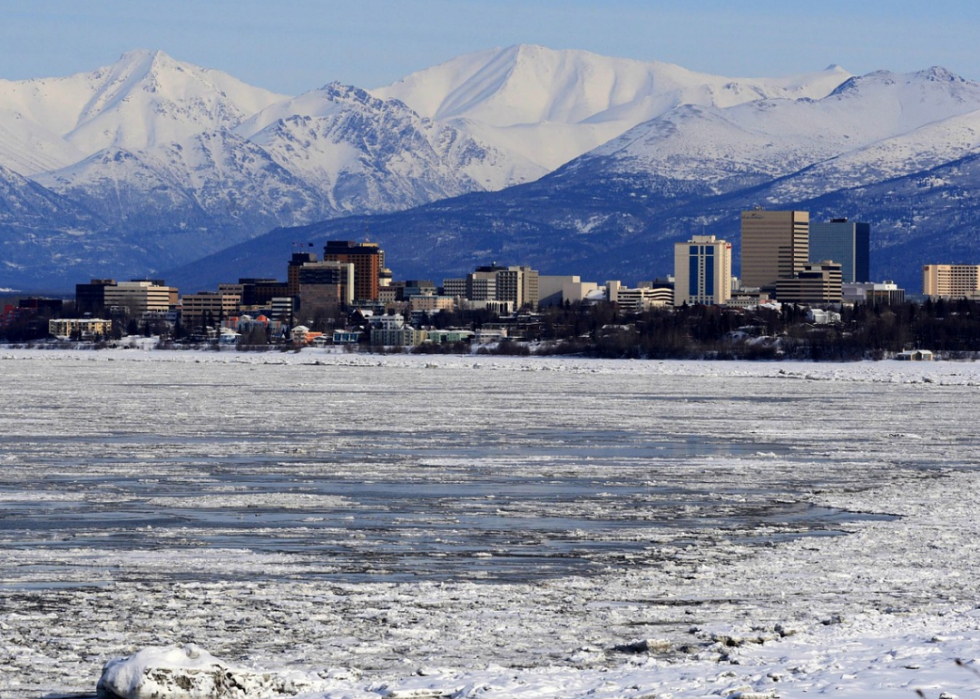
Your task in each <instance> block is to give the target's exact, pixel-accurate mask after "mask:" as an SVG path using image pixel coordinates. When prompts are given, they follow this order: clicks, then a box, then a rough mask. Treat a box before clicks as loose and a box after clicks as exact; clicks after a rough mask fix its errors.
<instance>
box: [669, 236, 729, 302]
mask: <svg viewBox="0 0 980 699" xmlns="http://www.w3.org/2000/svg"><path fill="white" fill-rule="evenodd" d="M731 295H732V246H731V244H729V243H728V242H727V241H724V240H716V239H715V236H713V235H695V236H692V237H691V239H690V240H688V241H687V242H684V243H675V244H674V305H675V306H683V305H684V304H685V303H687V304H694V303H700V304H706V305H721V304H725V303H728V299H729V298H731Z"/></svg>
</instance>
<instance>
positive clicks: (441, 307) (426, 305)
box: [408, 294, 456, 313]
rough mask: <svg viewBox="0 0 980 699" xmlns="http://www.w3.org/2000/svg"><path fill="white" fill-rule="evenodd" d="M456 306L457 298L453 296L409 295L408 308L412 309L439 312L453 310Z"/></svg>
mask: <svg viewBox="0 0 980 699" xmlns="http://www.w3.org/2000/svg"><path fill="white" fill-rule="evenodd" d="M455 307H456V300H455V299H454V298H453V297H452V296H434V295H428V294H417V295H415V296H409V297H408V308H409V310H411V311H424V312H426V313H438V312H439V311H451V310H453V309H454V308H455Z"/></svg>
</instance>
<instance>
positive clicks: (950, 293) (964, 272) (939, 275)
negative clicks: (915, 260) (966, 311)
mask: <svg viewBox="0 0 980 699" xmlns="http://www.w3.org/2000/svg"><path fill="white" fill-rule="evenodd" d="M922 295H923V296H930V297H932V298H943V297H945V298H976V297H977V296H980V265H923V266H922Z"/></svg>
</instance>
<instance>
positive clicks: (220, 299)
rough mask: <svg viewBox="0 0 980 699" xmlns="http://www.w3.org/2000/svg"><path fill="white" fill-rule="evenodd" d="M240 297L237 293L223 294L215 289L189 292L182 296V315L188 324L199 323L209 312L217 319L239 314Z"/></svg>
mask: <svg viewBox="0 0 980 699" xmlns="http://www.w3.org/2000/svg"><path fill="white" fill-rule="evenodd" d="M240 298H241V297H239V296H236V295H235V294H222V293H220V292H214V291H202V292H200V293H197V294H188V295H187V296H184V297H183V298H181V304H182V309H181V317H182V318H183V320H184V323H185V325H186V324H192V323H199V322H200V321H201V318H203V317H204V316H205V315H206V314H208V313H210V314H211V317H212V318H214V320H215V321H217V320H218V319H219V318H230V317H232V316H237V315H238V310H239V309H238V305H239V300H240Z"/></svg>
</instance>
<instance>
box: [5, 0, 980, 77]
mask: <svg viewBox="0 0 980 699" xmlns="http://www.w3.org/2000/svg"><path fill="white" fill-rule="evenodd" d="M978 37H980V3H976V2H960V1H959V0H934V1H933V2H922V1H921V0H919V1H918V2H907V1H906V0H890V1H885V0H848V1H846V2H845V1H841V0H817V1H816V2H814V1H810V2H798V1H797V0H782V1H781V2H776V1H769V0H741V1H740V2H732V1H731V0H727V1H720V0H719V1H715V0H689V1H688V2H659V1H657V0H601V1H600V0H588V1H586V0H536V1H535V0H532V1H527V0H525V1H522V2H518V1H516V0H345V1H339V0H280V1H279V2H276V3H273V2H269V0H261V1H260V0H237V1H235V2H231V1H229V0H193V1H192V0H166V1H165V2H164V1H163V0H160V1H149V0H85V1H81V0H40V1H38V0H0V77H2V78H6V79H11V80H22V79H25V78H31V77H46V76H53V75H69V74H71V73H77V72H81V71H86V70H92V69H94V68H97V67H99V66H102V65H107V64H109V63H112V62H113V61H115V60H116V59H117V58H118V57H119V55H120V54H122V53H123V52H125V51H127V50H130V49H134V48H148V49H161V50H163V51H165V52H167V53H168V54H170V55H171V56H173V57H174V58H176V59H178V60H182V61H187V62H190V63H194V64H197V65H201V66H205V67H209V68H218V69H220V70H224V71H226V72H228V73H231V74H232V75H234V76H235V77H237V78H239V79H241V80H244V81H246V82H248V83H251V84H253V85H259V86H262V87H265V88H268V89H271V90H276V91H278V92H283V93H287V94H298V93H300V92H303V91H306V90H309V89H312V88H315V87H319V86H320V85H323V84H324V83H327V82H331V81H334V80H339V81H341V82H345V83H350V84H354V85H358V86H360V87H366V88H371V87H378V86H381V85H384V84H387V83H389V82H392V81H394V80H396V79H398V78H399V77H402V76H404V75H407V74H408V73H410V72H412V71H414V70H419V69H421V68H425V67H427V66H430V65H435V64H437V63H441V62H442V61H445V60H448V59H450V58H452V57H453V56H457V55H459V54H462V53H467V52H470V51H478V50H481V49H485V48H491V47H494V46H509V45H511V44H518V43H534V44H541V45H544V46H548V47H551V48H556V49H560V48H575V49H584V50H588V51H593V52H595V53H600V54H604V55H610V56H624V57H629V58H637V59H640V60H659V61H666V62H669V63H677V64H679V65H682V66H684V67H686V68H690V69H692V70H699V71H703V72H707V73H715V74H720V75H727V76H732V77H735V76H776V75H786V74H790V73H798V72H805V71H812V70H819V69H822V68H825V67H826V66H827V65H829V64H830V63H839V64H840V65H842V66H843V67H844V68H846V69H847V70H850V71H851V72H853V73H866V72H870V71H872V70H877V69H881V68H886V69H889V70H895V71H900V72H905V71H912V70H919V69H922V68H927V67H929V66H932V65H941V66H944V67H946V68H949V69H950V70H952V71H953V72H955V73H959V74H960V75H963V76H964V77H967V78H971V79H980V50H978V48H977V47H978V42H977V38H978Z"/></svg>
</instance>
